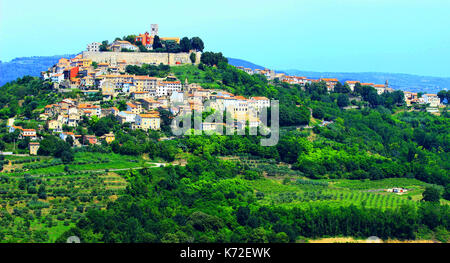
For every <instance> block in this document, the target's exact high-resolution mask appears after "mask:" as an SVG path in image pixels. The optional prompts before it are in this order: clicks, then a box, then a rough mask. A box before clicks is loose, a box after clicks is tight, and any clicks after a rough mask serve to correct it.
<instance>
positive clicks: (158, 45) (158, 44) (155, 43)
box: [153, 36, 163, 49]
mask: <svg viewBox="0 0 450 263" xmlns="http://www.w3.org/2000/svg"><path fill="white" fill-rule="evenodd" d="M158 48H163V45H162V43H161V39H160V38H159V36H155V38H154V39H153V49H158Z"/></svg>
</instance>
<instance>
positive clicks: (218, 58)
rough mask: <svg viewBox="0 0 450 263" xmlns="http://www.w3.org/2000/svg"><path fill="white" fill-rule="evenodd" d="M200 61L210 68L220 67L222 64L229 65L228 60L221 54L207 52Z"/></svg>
mask: <svg viewBox="0 0 450 263" xmlns="http://www.w3.org/2000/svg"><path fill="white" fill-rule="evenodd" d="M200 61H201V62H202V63H203V64H205V65H208V66H214V65H216V66H217V65H219V63H220V62H224V63H228V59H227V58H226V57H224V56H223V54H222V53H221V52H219V53H214V52H205V53H203V54H202V56H201V58H200Z"/></svg>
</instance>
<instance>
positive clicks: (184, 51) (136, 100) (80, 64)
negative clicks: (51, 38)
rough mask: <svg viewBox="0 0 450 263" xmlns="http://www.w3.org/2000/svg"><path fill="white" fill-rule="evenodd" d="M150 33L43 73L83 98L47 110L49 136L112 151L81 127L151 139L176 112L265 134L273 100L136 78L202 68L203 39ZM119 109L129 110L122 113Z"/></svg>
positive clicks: (268, 74) (329, 82)
mask: <svg viewBox="0 0 450 263" xmlns="http://www.w3.org/2000/svg"><path fill="white" fill-rule="evenodd" d="M150 32H151V33H148V32H146V33H143V34H138V35H132V36H128V37H124V38H123V39H128V40H130V41H127V40H123V39H116V40H115V41H114V42H112V43H111V44H108V41H103V42H102V43H100V42H93V43H90V44H88V45H87V49H86V51H84V52H82V53H81V54H78V55H76V56H75V57H73V58H61V59H60V60H59V61H58V63H57V64H56V65H54V66H52V67H50V68H49V69H48V70H47V71H44V72H42V73H41V78H42V79H43V80H46V81H49V82H51V84H52V86H53V89H54V90H55V91H57V92H58V93H62V94H64V93H70V92H71V91H73V90H78V91H79V92H80V93H81V94H82V95H83V96H81V97H79V98H75V99H73V98H72V99H71V98H65V99H63V100H61V101H59V102H58V103H54V104H50V105H46V106H45V110H44V112H43V113H42V114H41V115H40V117H39V118H40V120H41V121H45V122H46V125H45V127H43V128H44V129H45V130H46V131H47V132H49V133H52V134H55V135H57V136H59V137H60V138H61V139H63V140H66V139H67V137H72V140H73V141H74V144H73V145H74V146H81V145H89V144H99V143H100V141H101V140H105V141H106V142H107V143H111V142H112V141H114V139H115V135H114V134H113V133H108V134H105V135H103V136H101V137H97V136H95V135H92V134H91V135H81V134H77V132H76V131H77V129H76V128H77V126H78V124H79V122H80V121H83V120H86V119H90V118H93V117H95V118H101V117H105V116H110V115H112V116H114V118H116V119H117V120H118V122H119V123H120V124H126V125H129V127H130V128H131V129H141V130H143V131H149V130H160V129H161V116H160V110H166V111H168V112H170V114H171V115H172V118H173V117H174V116H180V115H184V114H189V113H192V112H193V111H211V110H212V111H215V110H220V111H224V110H227V111H229V112H231V113H232V118H233V119H234V128H236V129H242V128H243V127H246V126H247V125H248V126H249V127H258V126H259V125H260V124H261V121H260V120H259V119H258V113H260V112H261V110H262V109H263V108H268V107H270V100H269V99H268V98H266V97H248V98H245V97H243V96H237V95H235V94H232V93H230V92H228V91H225V90H220V89H205V88H203V87H201V86H200V85H199V84H197V83H188V80H187V79H185V80H180V79H178V78H177V77H176V76H175V75H173V74H171V73H170V74H168V75H167V76H165V77H159V76H149V75H148V74H145V73H144V74H131V72H133V73H139V72H136V69H139V68H140V67H142V68H144V67H154V68H155V69H163V70H169V69H170V67H169V66H178V65H191V64H199V63H200V57H201V55H202V51H203V42H202V41H201V39H199V38H192V39H187V38H183V39H181V40H180V38H178V37H169V38H164V37H161V38H159V36H158V25H156V24H153V25H151V30H150ZM237 68H238V69H240V70H242V71H244V72H246V73H248V74H250V75H254V74H259V75H262V76H265V78H266V79H267V80H268V81H272V82H281V83H287V84H296V85H300V86H301V87H304V86H305V85H307V84H311V83H318V82H323V83H325V84H326V87H327V91H328V92H333V91H334V90H335V88H337V87H339V88H340V89H349V90H350V91H351V92H353V91H354V90H355V89H357V88H358V87H361V86H370V87H373V88H375V89H376V91H377V94H378V95H380V94H383V93H390V92H393V91H394V90H393V89H392V88H390V87H389V84H388V81H386V83H385V84H374V83H362V82H359V81H346V82H345V83H344V85H342V84H341V83H340V82H339V80H338V79H335V78H320V79H309V78H307V77H299V76H287V75H285V74H283V73H276V72H275V71H273V70H269V69H265V70H260V69H255V70H252V69H249V68H244V67H237ZM404 99H405V101H406V103H407V105H408V106H410V105H413V104H426V105H427V106H428V108H427V110H428V111H430V112H433V111H438V109H437V108H438V107H439V106H440V105H441V102H440V99H439V98H438V96H437V95H436V94H424V95H423V96H421V97H419V96H418V94H416V93H411V92H404ZM120 101H122V102H123V101H126V103H125V104H121V105H119V102H120ZM206 101H210V102H212V103H210V104H209V105H208V107H207V108H206V107H205V106H204V105H203V104H204V102H206ZM105 102H108V103H105ZM102 105H103V106H102ZM105 105H107V106H105ZM119 108H120V109H119ZM224 126H225V124H224V123H220V122H203V123H202V126H201V129H202V130H203V131H212V132H214V131H219V130H220V129H223V127H224ZM8 127H9V131H10V132H11V133H12V132H14V131H16V130H19V131H20V132H19V139H23V138H29V139H30V141H31V143H30V144H29V150H30V154H37V151H38V149H39V140H40V139H41V138H39V136H38V135H37V131H36V130H35V129H25V128H22V127H21V126H15V125H14V119H11V120H10V121H9V123H8Z"/></svg>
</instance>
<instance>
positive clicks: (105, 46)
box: [100, 40, 108, 51]
mask: <svg viewBox="0 0 450 263" xmlns="http://www.w3.org/2000/svg"><path fill="white" fill-rule="evenodd" d="M100 51H108V40H104V41H102V44H101V45H100Z"/></svg>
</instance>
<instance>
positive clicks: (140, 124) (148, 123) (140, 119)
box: [135, 112, 161, 131]
mask: <svg viewBox="0 0 450 263" xmlns="http://www.w3.org/2000/svg"><path fill="white" fill-rule="evenodd" d="M160 127H161V121H160V118H159V115H158V114H157V113H154V112H152V113H147V114H137V115H136V124H135V128H137V129H141V130H144V131H148V130H149V129H151V130H159V129H160Z"/></svg>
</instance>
